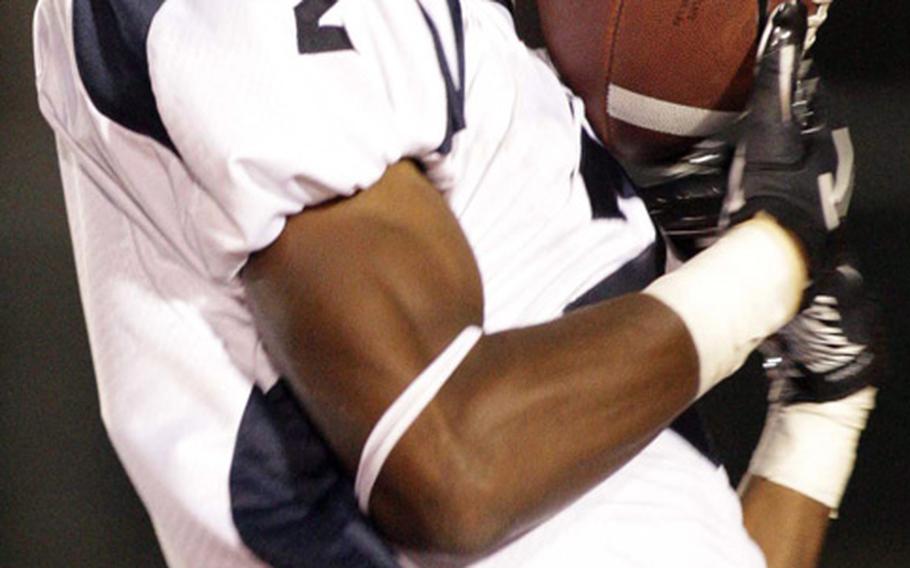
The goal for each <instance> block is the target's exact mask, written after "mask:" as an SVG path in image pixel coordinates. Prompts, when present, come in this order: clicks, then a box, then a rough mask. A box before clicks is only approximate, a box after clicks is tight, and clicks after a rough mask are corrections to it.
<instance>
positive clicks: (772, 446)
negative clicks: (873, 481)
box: [749, 387, 876, 511]
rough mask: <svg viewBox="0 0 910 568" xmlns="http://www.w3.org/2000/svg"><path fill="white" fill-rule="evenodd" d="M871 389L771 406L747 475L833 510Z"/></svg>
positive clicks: (847, 474) (851, 459)
mask: <svg viewBox="0 0 910 568" xmlns="http://www.w3.org/2000/svg"><path fill="white" fill-rule="evenodd" d="M875 392H876V389H875V388H874V387H866V388H865V389H863V390H861V391H859V392H858V393H856V394H853V395H850V396H848V397H847V398H845V399H842V400H837V401H833V402H825V403H800V404H792V405H789V406H774V407H772V408H771V410H769V412H768V417H767V419H766V420H765V429H764V431H763V432H762V436H761V440H760V441H759V442H758V447H757V448H756V449H755V453H753V454H752V461H751V463H750V464H749V473H750V474H752V475H758V476H761V477H764V478H765V479H767V480H769V481H773V482H774V483H777V484H778V485H783V486H784V487H789V488H790V489H793V490H794V491H797V492H799V493H802V494H803V495H806V496H808V497H811V498H812V499H814V500H816V501H818V502H819V503H823V504H825V505H827V506H828V507H829V508H831V509H832V510H834V511H836V510H837V508H838V507H839V506H840V502H841V498H842V497H843V495H844V490H845V489H846V487H847V481H848V480H849V479H850V474H851V473H852V472H853V464H854V462H855V460H856V447H857V445H858V444H859V437H860V434H861V433H862V431H863V429H864V428H865V427H866V421H867V420H868V418H869V412H871V411H872V409H873V408H874V407H875Z"/></svg>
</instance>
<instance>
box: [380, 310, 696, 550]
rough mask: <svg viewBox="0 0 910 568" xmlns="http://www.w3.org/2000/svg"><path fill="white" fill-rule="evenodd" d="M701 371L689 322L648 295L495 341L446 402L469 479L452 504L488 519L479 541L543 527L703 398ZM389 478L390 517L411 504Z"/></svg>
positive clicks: (423, 426) (417, 432)
mask: <svg viewBox="0 0 910 568" xmlns="http://www.w3.org/2000/svg"><path fill="white" fill-rule="evenodd" d="M697 376H698V361H697V358H696V354H695V350H694V347H693V346H692V344H691V339H690V337H689V334H688V332H687V331H686V328H685V326H684V325H683V323H682V322H681V321H680V320H679V319H678V318H677V317H676V316H675V314H674V313H673V312H672V311H670V309H669V308H667V307H666V306H664V305H663V304H661V303H660V302H658V301H657V300H655V299H653V298H650V297H648V296H645V295H632V296H626V297H623V298H620V299H618V300H615V301H612V302H609V303H606V304H601V305H598V306H594V307H591V308H588V309H586V310H582V311H579V312H576V313H574V314H572V315H570V316H567V317H565V318H561V319H560V320H558V321H555V322H551V323H549V324H546V325H541V326H535V327H530V328H525V329H520V330H512V331H508V332H504V333H499V334H495V335H491V336H488V337H486V338H484V339H483V340H482V341H481V343H480V344H479V345H478V347H477V348H475V350H474V352H473V353H472V354H471V356H470V357H469V358H468V359H467V360H466V361H465V362H464V363H463V364H462V366H461V367H460V368H459V370H458V371H457V372H456V374H455V375H454V376H453V377H452V378H451V379H450V380H449V382H448V383H447V384H446V386H445V387H444V388H443V390H442V391H441V392H440V393H439V395H438V397H437V401H436V404H435V405H434V406H435V412H438V413H440V414H442V415H443V416H444V422H445V423H447V424H448V425H449V426H450V428H451V432H452V435H453V436H454V438H455V440H456V441H457V442H456V443H455V444H454V445H453V446H454V448H456V449H454V450H452V446H450V447H449V451H455V452H456V457H455V459H453V460H451V462H450V463H449V465H448V466H447V468H448V469H449V472H450V474H451V475H450V477H449V479H450V480H453V482H454V480H462V482H463V483H464V484H463V485H461V486H460V487H457V486H453V487H452V490H453V491H457V493H458V495H457V496H453V498H452V499H453V500H458V501H459V502H460V503H461V504H462V505H464V506H465V507H469V508H475V507H476V509H477V510H482V511H483V512H484V517H483V518H479V519H472V521H471V523H472V524H473V525H475V526H478V527H482V526H484V525H486V526H487V527H488V530H485V531H481V532H483V533H486V534H479V535H476V538H477V540H478V543H477V544H476V546H482V544H483V543H484V542H483V541H488V543H492V542H495V541H499V540H501V539H503V538H505V537H507V536H508V535H509V534H511V533H514V532H515V531H517V530H521V529H522V528H524V527H526V526H528V525H529V524H532V523H533V522H535V521H536V520H538V519H540V518H542V517H543V516H545V515H547V514H548V513H549V512H551V511H553V510H555V509H556V508H559V507H561V506H564V505H565V503H567V502H569V501H570V500H571V499H573V498H575V497H576V496H578V495H579V494H581V493H582V492H584V491H585V490H587V489H589V488H590V487H591V486H593V485H595V484H596V483H598V482H600V481H602V480H603V479H605V478H606V477H607V476H609V475H610V474H611V473H612V472H613V471H615V470H616V469H617V468H619V467H621V466H622V465H623V464H625V463H626V462H627V461H628V460H629V459H631V458H632V457H633V456H634V455H635V454H637V453H638V452H639V451H640V450H641V449H642V448H643V447H644V446H645V445H646V444H647V443H648V442H650V441H651V440H652V439H653V438H654V436H655V435H657V433H658V432H659V431H660V430H661V429H663V428H664V427H666V425H667V424H668V423H669V422H670V421H672V420H673V418H674V417H676V416H677V415H678V414H679V413H680V412H681V411H682V410H684V409H685V408H686V407H687V406H688V404H689V403H690V402H691V401H692V400H693V399H694V397H695V393H696V390H697ZM437 423H438V416H436V415H434V411H433V410H431V411H430V412H429V413H428V415H427V416H425V417H422V418H421V419H420V420H418V422H417V423H415V425H414V426H413V427H412V429H411V430H410V431H409V433H408V434H407V436H406V437H411V438H412V440H418V439H421V438H422V439H427V438H429V437H431V436H434V435H437V434H436V433H435V432H434V429H436V428H437V426H436V424H437ZM405 459H406V458H405ZM407 467H408V464H407V463H400V462H398V463H396V455H395V453H394V452H393V454H392V456H391V458H390V461H389V462H388V463H387V464H386V467H385V468H384V470H383V476H387V477H386V481H391V482H392V483H390V484H389V485H395V486H397V485H398V484H397V483H395V482H394V478H395V476H396V475H402V474H403V475H407V474H406V473H403V472H404V471H406V469H407ZM383 476H381V477H380V484H379V486H378V489H379V491H378V493H374V499H373V507H372V510H373V512H374V514H375V515H377V517H378V518H379V519H381V520H383V519H387V518H388V517H385V516H384V515H383V511H384V510H385V509H386V508H385V507H384V504H385V505H386V506H392V507H395V508H397V507H400V505H401V502H400V499H401V497H402V496H401V495H394V498H393V499H391V500H390V501H385V502H384V500H383V491H382V486H383ZM387 496H388V495H387ZM416 497H417V496H416V495H415V498H416ZM385 525H386V526H387V528H388V529H390V530H391V531H392V532H395V531H397V530H398V528H399V527H395V526H389V524H388V523H385ZM400 528H401V529H402V533H401V534H400V535H399V536H400V537H401V538H403V539H405V540H408V539H410V538H412V537H413V535H411V534H408V533H409V532H410V531H411V530H412V529H413V528H414V527H413V525H409V526H404V527H400ZM503 531H505V532H503ZM432 532H434V534H438V533H437V532H436V531H432ZM414 544H416V545H418V546H419V545H421V544H425V543H419V542H417V543H414ZM473 547H474V546H472V547H471V548H473Z"/></svg>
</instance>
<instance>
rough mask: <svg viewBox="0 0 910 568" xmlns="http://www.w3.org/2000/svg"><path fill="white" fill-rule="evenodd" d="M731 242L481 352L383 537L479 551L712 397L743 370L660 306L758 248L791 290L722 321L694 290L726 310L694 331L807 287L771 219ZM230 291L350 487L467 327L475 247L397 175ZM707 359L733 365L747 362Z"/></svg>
mask: <svg viewBox="0 0 910 568" xmlns="http://www.w3.org/2000/svg"><path fill="white" fill-rule="evenodd" d="M734 233H736V235H734V236H732V238H730V239H728V240H727V243H726V245H723V246H721V247H719V248H718V249H717V250H716V251H714V252H713V253H712V254H714V256H713V257H712V256H711V255H710V254H709V255H707V256H706V257H705V258H703V259H702V260H701V261H700V262H701V266H691V267H687V272H686V271H684V272H685V273H684V274H682V275H674V276H672V277H665V279H664V280H663V281H658V283H659V284H660V283H661V282H662V284H661V285H660V286H658V289H657V290H656V291H655V290H652V291H651V292H650V293H651V294H654V295H657V296H658V297H660V298H661V300H658V299H656V298H655V297H653V296H652V295H649V294H634V295H629V296H625V297H622V298H619V299H617V300H614V301H611V302H607V303H604V304H600V305H596V306H592V307H589V308H587V309H584V310H580V311H578V312H575V313H572V314H571V315H568V316H565V317H563V318H560V319H558V320H556V321H553V322H551V323H548V324H544V325H538V326H534V327H529V328H525V329H515V330H510V331H506V332H502V333H496V334H489V335H484V336H483V337H482V338H481V339H480V340H479V341H478V342H477V344H476V345H475V346H474V347H473V349H471V350H470V352H469V353H468V354H467V356H466V357H464V359H463V360H462V361H461V362H460V364H458V365H457V368H456V369H455V370H454V372H452V373H451V376H450V377H448V380H447V382H446V383H445V385H444V386H443V387H442V389H441V390H440V391H439V392H438V394H437V395H436V396H435V397H434V398H433V399H432V401H431V402H430V403H429V405H428V406H427V407H426V408H425V409H424V410H423V412H422V413H421V414H420V415H419V417H418V418H417V419H416V421H415V422H414V423H413V424H412V425H411V426H410V427H409V428H408V429H407V430H406V433H405V434H404V436H403V438H402V439H401V440H400V441H399V442H398V443H397V444H396V445H395V448H394V450H393V451H392V452H391V455H390V456H389V458H388V460H387V461H386V462H385V464H384V465H383V466H382V469H381V474H380V475H379V478H378V481H377V484H376V486H375V489H374V491H373V493H372V497H371V499H370V501H369V506H370V511H371V514H372V515H373V516H374V518H375V519H376V520H377V521H378V522H379V524H380V526H381V527H382V528H383V530H384V531H385V532H386V533H387V534H388V535H389V536H390V537H392V538H393V539H394V540H396V541H398V542H400V543H404V544H406V545H408V546H412V547H416V548H420V549H434V550H448V551H456V552H478V551H481V550H484V549H487V548H489V547H490V546H494V545H496V544H498V543H500V542H502V541H503V540H504V539H506V538H508V537H509V536H510V535H512V534H514V533H515V532H516V531H520V530H521V529H522V528H525V527H527V526H528V525H530V524H532V523H534V522H535V521H537V520H539V519H540V518H542V517H544V516H545V515H547V514H548V513H551V512H554V511H555V510H557V509H558V508H560V507H561V506H563V505H565V504H566V503H567V502H569V501H570V500H572V499H573V498H575V497H577V496H578V495H579V494H580V493H581V492H583V491H584V490H586V489H588V488H590V487H591V486H592V485H594V484H596V483H597V482H599V481H601V480H602V479H604V478H605V477H606V476H608V475H609V474H610V473H611V472H612V471H614V470H615V469H616V468H618V467H619V466H621V465H623V464H624V463H626V462H627V461H628V460H629V459H630V458H631V457H632V456H634V455H635V454H636V453H637V452H638V451H639V450H640V449H641V448H642V447H643V446H644V445H645V444H647V443H648V442H649V441H650V440H651V439H652V438H653V437H654V436H655V435H656V434H657V433H658V432H659V431H660V430H661V429H662V428H664V427H665V426H666V425H667V424H668V423H669V422H670V421H671V420H672V419H673V418H674V417H675V416H676V415H677V414H679V413H680V412H681V411H682V410H683V409H684V408H686V406H688V404H689V403H690V402H691V401H692V400H693V399H694V398H695V396H696V394H697V392H698V391H699V390H705V388H707V387H706V386H705V384H703V382H702V381H703V380H705V369H706V366H705V363H707V368H710V369H712V370H711V372H712V373H714V376H712V377H711V378H709V379H707V380H709V381H716V380H719V379H720V378H721V376H726V374H728V373H729V372H730V371H732V368H728V367H731V366H732V367H734V368H735V366H736V365H737V364H738V363H739V361H737V362H734V363H730V362H729V360H727V361H726V362H722V363H720V364H719V365H712V364H711V363H710V362H709V361H708V359H710V358H711V357H715V355H710V354H705V353H702V352H701V351H700V350H699V349H698V346H697V345H696V344H694V343H693V342H695V343H698V342H699V341H701V342H702V343H703V342H704V335H703V334H702V335H699V333H698V332H696V334H695V335H696V336H697V337H700V338H701V340H699V339H693V333H692V331H691V328H692V327H693V324H692V323H684V322H683V320H682V319H681V318H680V316H679V315H677V312H678V311H685V310H678V309H677V310H674V309H670V308H669V307H667V305H666V304H665V303H671V304H672V303H673V302H675V301H677V300H674V299H673V298H668V296H672V293H669V292H668V293H665V294H663V295H662V292H661V291H660V290H661V289H667V288H672V289H674V290H676V291H677V292H678V293H679V294H680V295H682V296H690V295H691V294H690V292H691V291H692V286H693V285H694V286H697V285H698V284H697V282H698V281H699V280H700V279H701V281H703V282H702V283H703V284H704V285H705V286H706V288H708V289H712V290H714V291H716V288H712V285H711V284H710V280H711V279H712V277H713V276H720V277H723V276H724V273H727V272H737V268H736V266H733V265H730V264H727V263H729V262H732V263H734V264H736V263H740V264H742V262H741V260H740V259H741V258H742V256H743V253H746V252H747V251H748V250H749V247H751V246H755V248H756V250H755V252H756V254H759V255H765V256H766V257H767V261H768V262H771V263H773V264H775V265H776V266H777V267H778V268H780V271H781V272H784V273H787V275H786V276H785V277H784V280H789V282H781V283H780V284H779V285H778V286H777V287H776V288H775V286H774V284H773V283H772V285H771V290H769V289H768V288H765V287H764V286H760V287H758V288H755V289H754V291H755V293H756V294H759V295H763V296H762V297H757V298H748V297H741V296H740V295H739V294H734V296H735V297H736V299H734V300H733V301H732V304H735V303H737V302H740V303H743V304H751V305H752V306H755V307H756V308H757V309H756V310H755V311H756V312H758V313H760V314H761V316H756V315H755V314H754V313H752V312H751V311H749V310H747V309H743V308H737V307H736V306H732V307H731V309H732V310H733V311H732V312H727V313H723V312H724V311H725V308H727V307H728V306H725V305H723V304H722V299H720V298H716V294H712V293H710V292H709V293H707V294H706V296H713V298H711V299H710V300H708V299H706V300H705V301H706V302H708V303H707V304H705V307H707V306H708V305H710V302H714V301H718V302H721V304H720V305H716V304H715V305H716V306H717V307H718V308H719V310H720V313H718V314H714V315H713V316H711V315H706V316H705V317H706V318H707V319H709V320H710V319H712V318H713V319H714V320H715V321H712V322H703V326H704V327H705V328H710V329H709V331H711V332H714V331H718V329H719V327H718V326H720V327H723V326H724V325H727V327H726V328H725V329H723V330H721V333H720V334H719V335H728V337H727V338H725V341H727V342H729V343H735V340H736V339H737V338H742V337H744V336H749V337H750V339H751V336H752V335H755V336H756V337H757V336H759V335H762V334H766V333H768V332H769V331H770V329H764V327H774V326H775V325H779V324H778V323H774V322H771V321H768V319H769V316H768V312H769V311H775V308H774V307H773V305H775V304H777V303H778V302H779V301H781V300H782V301H783V302H784V303H787V302H789V303H790V304H791V307H790V308H789V310H790V311H789V313H788V312H787V310H786V309H785V310H777V311H778V312H780V313H779V314H778V315H776V316H774V317H773V319H774V320H782V321H785V320H786V319H788V318H789V316H790V315H791V314H792V313H793V310H795V305H796V303H797V302H798V298H799V295H800V291H801V287H802V285H803V282H804V281H803V280H801V278H804V274H803V268H802V267H800V266H799V264H798V261H794V259H797V258H798V252H797V249H796V245H795V244H794V243H793V242H792V239H789V237H787V236H786V234H785V233H784V231H783V230H782V229H780V228H779V227H777V226H776V225H774V224H773V223H772V222H770V221H767V220H762V221H753V222H752V223H746V224H744V227H742V228H741V229H738V230H737V231H734ZM722 243H723V241H722ZM724 246H727V247H732V248H728V249H724V248H723V247H724ZM738 247H745V248H738ZM788 255H789V256H788ZM714 270H716V271H718V272H717V273H715V272H713V271H714ZM712 275H713V276H712ZM728 276H729V275H728ZM753 276H754V275H753ZM243 279H244V282H245V284H246V288H247V293H248V299H249V301H250V304H251V306H252V307H253V310H254V313H255V315H256V320H257V325H258V327H259V328H260V330H261V331H262V333H263V335H264V338H265V342H266V345H267V347H268V349H269V351H270V354H271V356H272V358H273V359H274V361H275V362H276V363H277V365H278V366H279V369H280V371H281V372H283V373H284V374H285V375H286V376H287V377H288V378H289V379H290V380H291V382H292V384H293V385H294V387H295V389H296V391H297V393H298V395H299V396H300V399H301V400H302V401H303V403H304V405H305V406H306V408H307V411H308V412H309V413H310V414H311V416H312V417H313V419H314V420H315V421H316V423H317V424H318V425H319V427H320V428H321V429H322V431H323V432H324V433H325V435H326V436H327V438H328V440H329V442H330V444H331V445H332V447H333V449H334V450H335V451H336V452H337V453H338V455H339V457H340V458H341V460H342V462H343V463H344V464H345V465H346V466H347V468H348V470H349V471H350V472H352V473H353V472H355V471H356V470H357V467H358V463H359V460H360V459H361V451H362V449H363V446H364V443H365V440H366V439H367V437H368V436H369V434H370V432H371V430H372V429H373V428H374V425H375V424H376V422H377V421H378V420H379V419H380V416H382V415H383V413H384V412H385V411H386V409H387V408H388V407H389V406H390V405H392V404H393V402H394V401H395V400H396V398H397V397H399V396H400V395H401V393H402V391H403V390H404V389H405V387H407V386H408V385H409V384H410V383H411V382H412V381H413V380H414V379H415V377H418V375H420V374H421V373H422V372H424V370H425V369H426V368H427V367H428V366H429V365H430V363H431V362H432V361H433V360H434V358H435V357H436V356H437V355H439V354H440V353H441V352H443V351H444V350H445V349H446V346H447V345H448V344H449V343H450V342H451V341H452V340H453V338H455V337H456V336H457V335H458V334H459V333H460V332H461V331H462V330H463V329H465V328H466V327H468V326H472V325H476V326H480V325H482V317H483V293H482V289H481V285H480V279H479V275H478V272H477V266H476V264H475V261H474V259H473V257H472V254H471V251H470V248H469V247H468V245H467V243H466V241H465V239H464V236H463V235H462V232H461V230H460V228H459V226H458V224H457V222H456V220H455V219H454V217H453V216H452V214H451V212H450V211H449V209H448V207H447V206H446V204H445V203H444V201H443V199H442V197H441V196H440V194H439V193H438V192H437V191H436V190H435V188H433V187H432V186H431V185H430V184H429V183H428V182H427V181H426V180H425V179H424V178H423V176H422V175H421V174H420V172H419V170H418V169H417V168H416V167H415V166H414V165H412V164H410V163H408V162H403V163H401V164H398V165H396V166H394V167H392V168H390V169H389V170H388V172H387V173H386V175H385V176H384V178H383V179H382V180H380V182H379V183H378V184H376V185H375V186H373V187H371V188H370V189H368V190H366V191H364V192H362V193H360V194H359V195H357V196H355V197H353V198H350V199H345V200H342V201H338V202H335V203H333V204H330V205H325V206H322V207H318V208H313V209H310V210H307V211H304V212H303V213H301V214H300V215H298V216H297V217H295V218H292V219H291V220H290V222H289V223H288V226H287V228H286V229H285V230H284V232H283V233H282V235H281V236H280V238H279V239H278V240H277V242H276V243H275V244H273V245H272V246H271V247H269V248H268V249H266V250H265V251H263V252H261V253H259V254H257V255H255V256H254V257H253V258H252V259H251V260H250V263H249V264H248V266H247V267H246V269H245V270H244V272H243ZM733 279H734V281H738V277H737V276H733ZM744 279H746V280H748V279H749V278H748V277H746V278H744ZM772 280H773V279H772ZM693 283H694V284H693ZM661 286H662V287H663V288H661ZM753 288H754V287H753ZM728 296H729V294H728ZM732 304H731V305H732ZM695 311H698V310H697V309H696V310H695ZM744 316H745V317H744ZM756 318H758V319H763V321H757V319H756ZM743 319H745V320H751V321H746V322H744V321H743ZM717 320H723V322H724V323H718V321H717ZM697 326H698V324H695V327H697ZM744 328H748V329H744ZM716 348H717V349H718V350H719V351H722V352H725V353H728V354H727V355H724V356H723V357H727V359H729V357H730V356H732V357H735V358H739V359H740V361H741V358H742V357H744V356H745V354H746V353H748V351H749V350H750V346H745V345H740V346H739V348H738V349H739V352H738V353H737V354H734V355H731V354H730V353H729V352H730V348H728V347H726V346H724V345H717V346H716ZM715 358H716V357H715ZM700 359H701V362H700ZM718 369H723V370H718Z"/></svg>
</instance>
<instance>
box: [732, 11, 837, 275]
mask: <svg viewBox="0 0 910 568" xmlns="http://www.w3.org/2000/svg"><path fill="white" fill-rule="evenodd" d="M805 34H806V10H805V7H804V6H803V5H802V3H801V2H795V1H791V2H786V3H784V4H781V5H780V6H779V7H778V9H777V10H776V11H775V12H774V13H773V14H772V16H771V21H770V22H769V24H768V28H767V29H766V31H765V33H764V35H763V39H762V46H761V47H760V56H759V64H758V74H757V76H756V80H755V87H754V92H753V98H752V104H751V107H750V111H749V115H748V117H747V118H746V124H745V128H744V132H743V136H742V138H741V139H740V142H739V145H738V147H737V152H736V156H735V158H734V160H733V164H732V166H731V169H730V182H729V192H728V195H727V200H726V202H725V204H724V212H723V213H722V225H723V224H730V223H732V224H735V223H739V222H742V221H745V220H747V219H750V218H751V217H753V216H754V215H755V214H756V213H758V212H760V211H764V212H767V213H768V214H770V215H771V216H773V217H774V218H775V219H776V220H777V221H778V222H779V223H780V224H781V225H782V226H783V227H785V228H787V229H788V230H789V231H790V232H792V233H793V234H794V235H796V237H797V238H798V239H799V241H800V242H801V243H802V245H803V247H804V250H805V252H806V255H807V257H808V259H809V264H810V275H811V276H812V278H820V277H822V275H823V274H824V273H825V272H827V271H830V270H831V269H833V266H834V262H835V257H836V256H837V250H836V249H837V247H836V246H833V245H832V243H831V241H832V234H833V233H834V232H835V231H836V230H837V229H838V227H839V226H840V224H841V219H842V218H843V217H844V215H846V212H847V208H848V206H849V203H850V196H851V193H852V187H853V149H852V145H851V143H850V136H849V133H848V131H847V129H846V128H834V129H832V126H833V125H832V124H830V122H829V117H828V116H827V112H826V109H825V108H824V106H825V105H824V100H823V96H822V94H821V93H820V92H819V89H818V80H817V78H816V77H814V76H813V75H814V73H813V71H812V67H811V62H810V61H803V60H802V46H803V40H804V38H805Z"/></svg>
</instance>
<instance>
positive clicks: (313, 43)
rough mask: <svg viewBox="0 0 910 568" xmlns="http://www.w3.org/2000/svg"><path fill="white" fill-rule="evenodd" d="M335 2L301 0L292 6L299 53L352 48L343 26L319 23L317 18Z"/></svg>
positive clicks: (334, 0)
mask: <svg viewBox="0 0 910 568" xmlns="http://www.w3.org/2000/svg"><path fill="white" fill-rule="evenodd" d="M337 2H338V0H301V1H300V3H299V4H297V5H296V6H294V18H295V19H296V20H297V51H298V52H299V53H301V54H307V53H327V52H330V51H343V50H345V49H354V46H353V45H352V44H351V38H349V37H348V32H347V30H345V29H344V27H342V26H320V25H319V19H320V18H322V16H323V15H324V14H325V13H326V12H328V11H329V10H330V9H331V8H332V6H334V5H335V4H336V3H337Z"/></svg>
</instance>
